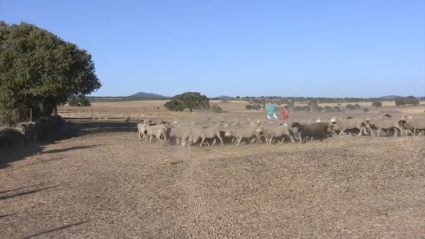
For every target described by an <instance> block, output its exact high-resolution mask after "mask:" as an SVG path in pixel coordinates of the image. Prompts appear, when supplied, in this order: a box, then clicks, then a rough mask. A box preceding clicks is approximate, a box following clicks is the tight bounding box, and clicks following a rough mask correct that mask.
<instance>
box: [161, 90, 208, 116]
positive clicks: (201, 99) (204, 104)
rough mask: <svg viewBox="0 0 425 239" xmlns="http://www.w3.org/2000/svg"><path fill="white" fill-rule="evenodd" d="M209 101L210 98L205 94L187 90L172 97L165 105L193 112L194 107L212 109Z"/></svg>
mask: <svg viewBox="0 0 425 239" xmlns="http://www.w3.org/2000/svg"><path fill="white" fill-rule="evenodd" d="M209 102H210V101H209V99H208V98H207V97H206V96H205V95H201V94H200V93H198V92H185V93H183V94H180V95H176V96H174V97H173V98H171V100H170V101H169V102H167V103H165V104H164V107H165V108H166V109H168V110H173V111H183V110H184V109H188V110H189V111H190V112H192V110H194V109H199V110H201V109H210V103H209Z"/></svg>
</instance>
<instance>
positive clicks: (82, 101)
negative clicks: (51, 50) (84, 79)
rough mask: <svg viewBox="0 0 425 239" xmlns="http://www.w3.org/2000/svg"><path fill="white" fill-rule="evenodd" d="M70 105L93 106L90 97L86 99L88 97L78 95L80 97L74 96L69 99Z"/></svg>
mask: <svg viewBox="0 0 425 239" xmlns="http://www.w3.org/2000/svg"><path fill="white" fill-rule="evenodd" d="M69 106H82V107H86V106H91V103H90V101H89V100H88V99H86V97H84V96H78V97H73V98H72V99H71V100H70V101H69Z"/></svg>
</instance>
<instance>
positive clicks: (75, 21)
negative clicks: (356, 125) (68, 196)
mask: <svg viewBox="0 0 425 239" xmlns="http://www.w3.org/2000/svg"><path fill="white" fill-rule="evenodd" d="M0 19H1V20H5V21H6V22H7V23H20V22H21V21H24V22H28V23H32V24H35V25H37V26H38V27H41V28H44V29H47V30H49V31H51V32H53V33H54V34H56V35H58V36H59V37H61V38H62V39H64V40H66V41H70V42H73V43H75V44H77V45H78V46H79V47H80V48H84V49H86V50H88V52H89V53H90V54H92V56H93V60H94V62H95V65H96V73H97V75H98V77H99V79H100V80H101V82H102V84H103V87H102V88H101V89H100V90H98V91H96V92H95V93H93V94H92V95H95V96H127V95H130V94H133V93H136V92H139V91H142V92H152V93H158V94H163V95H166V96H173V95H175V94H180V93H183V92H186V91H197V92H201V93H202V94H205V95H207V96H209V97H216V96H219V95H229V96H247V95H248V96H261V95H265V96H267V95H278V96H311V97H317V96H324V97H379V96H383V95H392V94H395V95H402V96H407V95H415V96H425V1H424V0H397V1H395V0H309V1H308V0H297V1H295V0H291V1H290V0H276V1H268V0H257V1H252V0H167V1H165V0H149V1H148V0H145V1H142V0H139V1H136V0H132V1H131V0H121V1H117V0H115V1H114V0H86V1H83V0H63V1H62V0H0Z"/></svg>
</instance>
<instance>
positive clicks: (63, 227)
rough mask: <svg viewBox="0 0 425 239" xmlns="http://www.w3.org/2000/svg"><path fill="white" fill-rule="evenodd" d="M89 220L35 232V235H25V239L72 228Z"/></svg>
mask: <svg viewBox="0 0 425 239" xmlns="http://www.w3.org/2000/svg"><path fill="white" fill-rule="evenodd" d="M89 221H90V220H87V221H83V222H77V223H74V224H70V225H66V226H62V227H58V228H55V229H52V230H48V231H44V232H40V233H37V234H33V235H30V236H27V237H24V239H29V238H34V237H38V236H41V235H44V234H47V233H52V232H56V231H60V230H64V229H67V228H70V227H75V226H79V225H82V224H85V223H88V222H89Z"/></svg>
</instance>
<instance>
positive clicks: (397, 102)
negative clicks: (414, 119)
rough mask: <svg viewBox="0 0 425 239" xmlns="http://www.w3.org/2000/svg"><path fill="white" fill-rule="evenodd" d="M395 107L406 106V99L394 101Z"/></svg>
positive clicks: (401, 98) (399, 98)
mask: <svg viewBox="0 0 425 239" xmlns="http://www.w3.org/2000/svg"><path fill="white" fill-rule="evenodd" d="M394 102H395V105H397V106H399V105H406V99H405V98H404V97H397V98H395V100H394Z"/></svg>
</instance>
